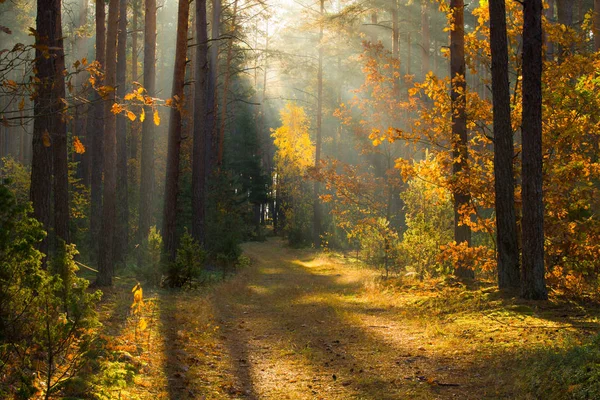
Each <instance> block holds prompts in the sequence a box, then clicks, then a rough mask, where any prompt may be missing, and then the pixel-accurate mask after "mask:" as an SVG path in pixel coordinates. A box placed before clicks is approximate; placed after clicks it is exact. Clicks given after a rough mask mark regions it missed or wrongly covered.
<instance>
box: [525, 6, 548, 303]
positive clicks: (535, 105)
mask: <svg viewBox="0 0 600 400" xmlns="http://www.w3.org/2000/svg"><path fill="white" fill-rule="evenodd" d="M523 7H524V12H523V20H524V22H523V122H522V125H521V126H522V132H523V133H522V136H523V153H522V163H523V172H522V176H523V177H522V181H523V189H522V190H523V194H522V198H523V221H522V223H521V226H522V236H523V268H522V270H521V280H522V286H521V296H522V297H523V298H526V299H536V300H544V299H547V298H548V292H547V291H546V283H545V280H544V273H545V270H544V201H543V193H542V0H526V1H525V2H524V6H523Z"/></svg>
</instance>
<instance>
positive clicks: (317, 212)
mask: <svg viewBox="0 0 600 400" xmlns="http://www.w3.org/2000/svg"><path fill="white" fill-rule="evenodd" d="M324 13H325V0H321V13H320V16H321V18H323V15H324ZM373 15H375V17H377V14H373ZM318 46H319V66H318V70H317V140H316V143H315V169H316V170H317V171H318V170H319V166H320V164H321V142H322V121H323V21H320V23H319V44H318ZM313 244H314V246H315V247H317V248H318V247H320V246H321V203H320V200H319V181H318V180H315V182H314V187H313Z"/></svg>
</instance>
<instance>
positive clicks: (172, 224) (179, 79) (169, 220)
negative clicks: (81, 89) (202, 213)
mask: <svg viewBox="0 0 600 400" xmlns="http://www.w3.org/2000/svg"><path fill="white" fill-rule="evenodd" d="M189 14H190V3H189V1H188V0H179V7H178V11H177V39H176V43H175V67H174V69H173V90H172V94H173V95H172V99H173V107H172V108H171V115H170V122H169V145H168V146H169V147H168V150H167V176H166V180H165V202H164V209H163V229H162V236H163V243H164V246H165V253H166V254H167V257H168V258H169V259H170V260H171V261H172V260H174V259H175V254H176V252H177V237H176V229H175V228H176V221H177V197H178V195H179V159H180V148H181V125H182V115H181V113H182V111H183V110H184V109H185V108H184V107H185V99H184V91H183V90H184V84H185V63H186V55H187V33H188V19H189Z"/></svg>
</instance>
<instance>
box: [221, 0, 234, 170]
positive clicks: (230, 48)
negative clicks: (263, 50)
mask: <svg viewBox="0 0 600 400" xmlns="http://www.w3.org/2000/svg"><path fill="white" fill-rule="evenodd" d="M237 6H238V0H234V2H233V15H232V16H231V33H230V35H231V38H230V39H229V46H228V48H227V61H226V67H225V81H224V82H223V110H221V129H220V131H219V151H218V158H217V164H218V165H219V167H220V166H221V164H222V163H223V144H224V142H225V121H226V120H227V92H228V91H229V82H230V81H231V75H232V74H231V73H230V71H229V69H230V68H231V60H232V58H233V41H234V37H235V34H236V26H235V21H236V17H237Z"/></svg>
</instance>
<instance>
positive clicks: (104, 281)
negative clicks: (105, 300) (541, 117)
mask: <svg viewBox="0 0 600 400" xmlns="http://www.w3.org/2000/svg"><path fill="white" fill-rule="evenodd" d="M118 22H119V0H110V3H109V6H108V29H107V32H106V71H105V76H104V83H105V85H106V86H108V87H111V88H114V87H115V86H116V80H117V29H118ZM115 94H116V93H115V91H110V92H108V94H107V95H106V98H105V102H104V191H103V202H102V231H101V236H100V252H99V256H100V257H99V259H98V261H99V262H98V277H97V280H96V284H97V285H98V286H111V285H112V277H113V275H114V239H115V223H116V200H117V198H116V195H117V193H116V191H117V116H116V115H115V114H114V113H113V112H112V105H113V104H114V103H115V100H116V96H115Z"/></svg>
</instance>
